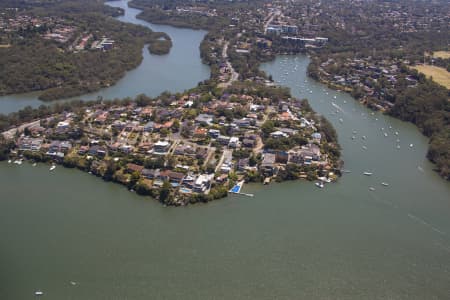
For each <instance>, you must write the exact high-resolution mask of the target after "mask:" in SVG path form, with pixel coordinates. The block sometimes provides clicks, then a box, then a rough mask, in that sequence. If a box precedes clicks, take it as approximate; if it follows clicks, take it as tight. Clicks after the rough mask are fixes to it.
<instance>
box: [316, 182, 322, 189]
mask: <svg viewBox="0 0 450 300" xmlns="http://www.w3.org/2000/svg"><path fill="white" fill-rule="evenodd" d="M316 186H317V187H318V188H323V187H324V184H323V182H322V181H321V182H316Z"/></svg>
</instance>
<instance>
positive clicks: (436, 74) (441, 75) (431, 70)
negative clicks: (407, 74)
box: [413, 65, 450, 89]
mask: <svg viewBox="0 0 450 300" xmlns="http://www.w3.org/2000/svg"><path fill="white" fill-rule="evenodd" d="M413 68H414V69H416V70H417V71H419V72H420V73H423V74H425V75H426V76H427V77H433V80H434V81H435V82H437V83H439V84H441V85H443V86H445V87H446V88H448V89H450V73H449V72H447V70H445V69H444V68H440V67H435V66H430V65H417V66H414V67H413Z"/></svg>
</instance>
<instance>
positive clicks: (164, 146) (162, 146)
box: [153, 141, 170, 154]
mask: <svg viewBox="0 0 450 300" xmlns="http://www.w3.org/2000/svg"><path fill="white" fill-rule="evenodd" d="M169 148H170V143H169V142H168V141H158V142H157V143H156V144H155V145H153V153H154V154H167V151H169Z"/></svg>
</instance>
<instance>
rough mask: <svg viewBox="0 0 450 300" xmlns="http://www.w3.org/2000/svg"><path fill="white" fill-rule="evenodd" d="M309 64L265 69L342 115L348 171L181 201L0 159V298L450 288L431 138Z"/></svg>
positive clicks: (279, 295) (436, 295)
mask: <svg viewBox="0 0 450 300" xmlns="http://www.w3.org/2000/svg"><path fill="white" fill-rule="evenodd" d="M308 62H309V59H308V58H307V57H306V56H302V55H298V56H280V57H278V58H277V59H276V60H275V61H273V62H270V63H266V64H264V65H263V66H262V69H264V70H265V71H266V72H268V73H270V74H272V76H273V78H274V79H275V80H276V81H277V82H279V83H280V84H282V85H285V86H289V87H290V88H291V90H292V93H293V94H294V95H295V96H297V97H300V98H301V97H307V98H308V99H310V103H311V105H312V107H313V108H314V110H316V111H317V112H319V113H320V114H323V115H325V116H326V117H327V118H328V119H329V120H330V121H331V122H332V123H333V125H334V126H335V127H336V130H337V132H338V135H339V140H340V144H341V146H342V152H343V159H344V161H345V169H348V170H350V171H351V173H348V174H344V176H343V177H342V178H340V180H339V181H338V182H337V183H334V184H329V185H326V186H325V188H324V189H318V188H316V187H315V186H314V185H313V184H312V183H309V182H304V181H295V182H286V183H282V184H271V185H269V186H262V185H256V184H254V185H246V186H244V192H250V193H254V194H255V197H253V198H241V197H237V196H230V197H228V198H226V199H223V200H219V201H215V202H212V203H208V204H204V205H202V204H200V205H194V206H188V207H179V208H175V207H162V206H161V205H160V204H158V203H157V202H156V201H153V200H151V199H149V198H144V197H139V196H137V195H135V194H134V193H130V192H128V191H127V190H126V189H125V188H124V187H122V186H120V185H117V184H111V183H105V182H103V181H102V180H100V179H98V178H96V177H94V176H92V175H89V174H86V173H82V172H79V171H77V170H72V169H64V168H62V167H58V168H57V169H56V170H54V171H53V172H49V171H48V166H44V165H38V166H37V167H32V166H31V165H29V164H27V163H25V164H24V165H22V166H20V167H19V166H16V165H12V164H11V165H9V164H7V163H1V164H0V188H1V198H0V236H1V237H2V238H1V239H0V266H1V268H0V282H1V283H0V299H30V298H32V297H33V293H34V291H35V290H37V289H41V290H42V291H43V292H44V293H45V294H44V296H43V297H42V298H43V299H196V300H197V299H448V295H449V294H450V185H449V183H448V182H445V181H444V180H442V179H441V178H439V176H438V175H437V174H436V173H435V172H433V171H432V165H431V164H430V163H429V162H428V161H427V160H426V158H425V153H426V148H427V139H426V138H425V137H423V136H422V135H421V134H420V133H419V132H418V130H417V129H416V128H415V127H414V126H413V125H411V124H408V123H404V122H401V121H399V120H396V119H393V118H390V117H388V116H384V115H382V114H379V113H375V114H374V115H372V114H371V111H370V110H368V109H366V108H365V107H364V106H362V105H360V104H359V103H357V102H356V101H355V100H353V99H352V98H351V97H350V96H348V95H347V94H344V93H338V92H335V91H333V90H330V89H327V88H326V87H325V86H323V85H322V84H319V83H317V82H314V81H312V80H310V79H308V78H307V76H306V67H307V64H308ZM144 63H145V62H144ZM180 63H181V62H180ZM286 72H288V73H287V75H286ZM305 80H306V82H305ZM311 91H312V93H311ZM327 93H328V94H327ZM334 96H336V98H334ZM336 110H338V111H339V112H338V113H336ZM340 119H342V121H340ZM390 127H391V128H390ZM381 128H384V130H381ZM353 130H356V131H357V133H356V134H353V133H352V132H353ZM396 131H397V132H398V136H397V135H395V132H396ZM384 132H386V133H387V137H386V136H384ZM352 135H355V139H352V138H351V137H352ZM363 135H364V136H366V139H363V138H362V136H363ZM397 139H399V140H400V142H397ZM397 144H399V145H400V149H397ZM410 144H413V147H410V146H409V145H410ZM363 146H365V147H366V148H367V149H366V150H365V149H363ZM364 171H370V172H373V175H372V176H364V175H362V173H363V172H364ZM381 182H386V183H389V186H387V187H385V186H382V185H381ZM369 187H374V188H375V190H374V191H370V190H369Z"/></svg>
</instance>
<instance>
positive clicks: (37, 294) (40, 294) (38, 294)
mask: <svg viewBox="0 0 450 300" xmlns="http://www.w3.org/2000/svg"><path fill="white" fill-rule="evenodd" d="M34 294H35V295H36V296H42V295H44V292H42V291H36V292H34Z"/></svg>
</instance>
